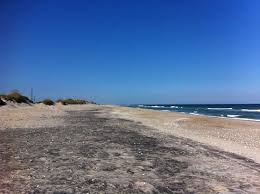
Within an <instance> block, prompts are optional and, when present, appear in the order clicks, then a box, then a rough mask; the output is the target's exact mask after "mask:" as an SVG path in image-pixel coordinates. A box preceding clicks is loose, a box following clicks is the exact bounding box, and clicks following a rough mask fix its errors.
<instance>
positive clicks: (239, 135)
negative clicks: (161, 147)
mask: <svg viewBox="0 0 260 194" xmlns="http://www.w3.org/2000/svg"><path fill="white" fill-rule="evenodd" d="M110 107H115V114H116V115H117V116H118V117H120V118H124V119H130V120H134V121H136V122H141V123H142V124H144V125H147V126H150V127H153V128H156V129H157V130H159V131H160V132H162V133H164V134H168V135H175V136H178V137H184V138H189V139H191V140H194V141H198V142H201V143H204V144H206V145H211V146H214V147H217V148H218V149H222V150H224V151H228V152H232V153H236V154H239V155H242V156H245V157H248V158H249V159H252V160H254V161H256V162H258V163H260V154H259V153H260V141H259V139H260V122H258V121H251V120H241V119H236V118H226V117H208V116H204V115H191V114H186V113H180V112H170V111H169V112H168V111H167V112H166V111H159V110H154V109H144V108H133V107H122V106H121V108H117V106H110Z"/></svg>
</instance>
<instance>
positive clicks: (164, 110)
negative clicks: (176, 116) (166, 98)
mask: <svg viewBox="0 0 260 194" xmlns="http://www.w3.org/2000/svg"><path fill="white" fill-rule="evenodd" d="M162 111H164V112H170V111H169V110H162Z"/></svg>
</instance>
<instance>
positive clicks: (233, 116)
mask: <svg viewBox="0 0 260 194" xmlns="http://www.w3.org/2000/svg"><path fill="white" fill-rule="evenodd" d="M239 116H240V115H227V117H230V118H236V117H239Z"/></svg>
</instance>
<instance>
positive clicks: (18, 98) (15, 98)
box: [0, 92, 32, 104]
mask: <svg viewBox="0 0 260 194" xmlns="http://www.w3.org/2000/svg"><path fill="white" fill-rule="evenodd" d="M0 98H1V99H2V101H3V100H4V101H12V102H16V103H27V104H28V103H32V101H31V100H30V99H29V98H28V97H26V96H23V95H21V94H20V93H18V92H11V93H10V94H7V95H1V96H0Z"/></svg>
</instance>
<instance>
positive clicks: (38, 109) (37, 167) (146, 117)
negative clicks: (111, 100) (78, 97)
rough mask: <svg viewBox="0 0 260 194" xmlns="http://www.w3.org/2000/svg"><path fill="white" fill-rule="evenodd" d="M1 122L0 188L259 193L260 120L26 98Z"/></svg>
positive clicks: (2, 114)
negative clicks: (43, 102)
mask: <svg viewBox="0 0 260 194" xmlns="http://www.w3.org/2000/svg"><path fill="white" fill-rule="evenodd" d="M0 123H1V125H0V137H1V138H0V156H1V157H0V166H1V171H0V193H259V192H260V181H259V180H260V164H259V163H260V154H259V153H260V122H254V121H241V120H237V119H225V118H223V119H222V118H209V117H204V116H193V115H187V114H182V113H171V112H162V111H154V110H145V109H139V108H128V107H119V106H104V105H69V106H62V105H56V106H44V105H33V106H3V107H0Z"/></svg>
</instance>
